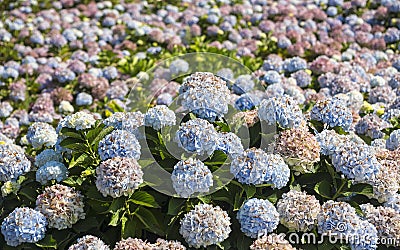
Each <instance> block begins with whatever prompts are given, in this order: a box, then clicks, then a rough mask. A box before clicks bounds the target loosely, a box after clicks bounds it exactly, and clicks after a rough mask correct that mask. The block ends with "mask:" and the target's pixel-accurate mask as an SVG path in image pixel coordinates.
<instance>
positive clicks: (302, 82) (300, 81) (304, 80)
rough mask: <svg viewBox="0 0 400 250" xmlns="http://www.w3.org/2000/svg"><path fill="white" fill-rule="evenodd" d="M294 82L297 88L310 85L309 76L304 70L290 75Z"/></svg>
mask: <svg viewBox="0 0 400 250" xmlns="http://www.w3.org/2000/svg"><path fill="white" fill-rule="evenodd" d="M291 77H293V78H294V79H295V80H296V84H297V86H299V87H300V88H305V87H307V86H308V85H310V84H311V76H310V74H308V73H307V72H306V71H305V70H299V71H297V72H295V73H294V74H292V75H291Z"/></svg>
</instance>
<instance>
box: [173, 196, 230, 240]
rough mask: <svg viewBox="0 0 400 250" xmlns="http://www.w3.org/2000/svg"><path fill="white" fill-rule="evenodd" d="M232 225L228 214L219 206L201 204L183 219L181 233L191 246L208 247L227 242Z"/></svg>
mask: <svg viewBox="0 0 400 250" xmlns="http://www.w3.org/2000/svg"><path fill="white" fill-rule="evenodd" d="M230 225H231V222H230V218H229V216H228V213H227V212H225V211H223V210H222V209H221V208H220V207H219V206H216V207H214V206H212V205H209V204H199V205H196V206H195V207H194V209H193V210H191V211H190V212H189V213H187V214H185V216H184V217H183V218H182V220H181V227H180V229H179V233H180V234H181V235H182V237H183V238H184V239H185V241H186V242H187V243H188V244H189V246H191V247H194V248H200V247H207V246H210V245H213V244H217V243H220V242H222V241H224V240H226V239H227V238H228V236H229V234H230V232H231V231H232V230H231V228H230Z"/></svg>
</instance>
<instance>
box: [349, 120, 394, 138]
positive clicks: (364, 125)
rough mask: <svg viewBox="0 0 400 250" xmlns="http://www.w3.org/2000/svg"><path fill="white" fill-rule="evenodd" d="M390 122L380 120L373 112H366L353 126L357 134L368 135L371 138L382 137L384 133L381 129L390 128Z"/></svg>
mask: <svg viewBox="0 0 400 250" xmlns="http://www.w3.org/2000/svg"><path fill="white" fill-rule="evenodd" d="M390 127H391V124H390V123H389V122H387V121H384V120H382V119H381V118H379V116H377V115H375V114H368V115H366V116H364V117H363V118H361V120H359V121H358V123H357V124H356V126H355V131H356V132H357V134H359V135H364V136H369V137H371V138H372V139H378V138H382V137H383V136H384V135H385V134H384V133H383V132H382V130H383V129H386V128H390Z"/></svg>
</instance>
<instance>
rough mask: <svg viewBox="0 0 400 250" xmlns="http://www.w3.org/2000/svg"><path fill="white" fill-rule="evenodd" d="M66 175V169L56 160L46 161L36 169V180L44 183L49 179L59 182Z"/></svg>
mask: <svg viewBox="0 0 400 250" xmlns="http://www.w3.org/2000/svg"><path fill="white" fill-rule="evenodd" d="M67 177H68V169H67V168H66V167H65V165H64V164H63V163H61V162H58V161H48V162H46V163H45V164H43V165H42V166H41V167H40V168H39V169H38V170H37V171H36V181H38V182H40V183H41V184H42V185H45V184H46V183H47V182H49V181H51V180H56V181H57V182H61V181H63V180H65V179H66V178H67Z"/></svg>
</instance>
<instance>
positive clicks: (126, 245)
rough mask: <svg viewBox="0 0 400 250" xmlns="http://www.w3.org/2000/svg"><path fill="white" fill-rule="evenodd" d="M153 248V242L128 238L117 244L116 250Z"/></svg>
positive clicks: (146, 249) (150, 249)
mask: <svg viewBox="0 0 400 250" xmlns="http://www.w3.org/2000/svg"><path fill="white" fill-rule="evenodd" d="M137 249H138V250H152V249H153V247H152V244H150V243H148V242H146V241H143V240H142V239H137V238H131V237H129V238H126V239H122V240H120V241H118V242H117V243H116V244H115V247H114V250H137Z"/></svg>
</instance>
